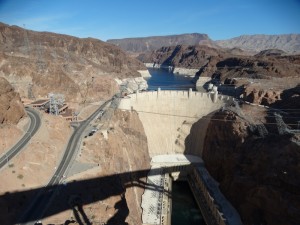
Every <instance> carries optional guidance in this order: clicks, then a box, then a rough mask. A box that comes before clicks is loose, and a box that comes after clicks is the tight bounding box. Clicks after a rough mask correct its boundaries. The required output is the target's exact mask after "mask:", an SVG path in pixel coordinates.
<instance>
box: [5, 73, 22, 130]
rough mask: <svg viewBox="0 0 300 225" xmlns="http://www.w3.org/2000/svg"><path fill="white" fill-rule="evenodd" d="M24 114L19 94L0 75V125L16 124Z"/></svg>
mask: <svg viewBox="0 0 300 225" xmlns="http://www.w3.org/2000/svg"><path fill="white" fill-rule="evenodd" d="M24 116H25V110H24V106H23V104H22V102H21V99H20V96H19V94H18V93H16V92H15V91H14V88H13V87H12V86H11V85H10V84H9V83H8V81H7V80H5V79H4V78H2V77H0V125H1V124H3V123H10V124H17V123H18V122H19V120H20V119H21V118H23V117H24Z"/></svg>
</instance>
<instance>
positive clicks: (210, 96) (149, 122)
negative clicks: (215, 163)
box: [119, 90, 232, 157]
mask: <svg viewBox="0 0 300 225" xmlns="http://www.w3.org/2000/svg"><path fill="white" fill-rule="evenodd" d="M229 102H232V97H228V96H222V95H217V94H216V93H199V92H192V91H191V90H190V91H161V90H158V91H152V92H141V93H135V94H131V95H129V96H126V97H125V98H123V99H122V100H121V102H120V105H119V108H120V109H122V110H136V111H137V112H138V115H139V118H140V120H141V121H142V123H143V126H144V129H145V133H146V135H147V139H148V148H149V154H150V157H153V156H156V155H161V154H174V153H184V149H185V138H186V137H187V135H188V134H189V133H190V129H191V126H192V125H193V123H195V122H196V121H198V120H199V119H200V118H203V117H204V118H205V117H206V116H207V117H208V118H207V124H208V122H209V116H208V114H210V113H211V112H213V111H215V110H218V109H220V108H221V107H222V106H224V105H225V104H226V103H229ZM206 128H207V127H205V126H204V127H203V133H201V134H199V137H198V138H199V139H200V140H199V141H200V142H201V143H203V141H204V138H205V133H206ZM200 151H201V152H202V149H200Z"/></svg>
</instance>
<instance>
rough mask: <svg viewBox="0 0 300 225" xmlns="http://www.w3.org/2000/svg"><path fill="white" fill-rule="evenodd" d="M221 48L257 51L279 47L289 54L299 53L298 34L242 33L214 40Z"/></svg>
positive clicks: (299, 41)
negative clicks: (225, 38) (229, 37)
mask: <svg viewBox="0 0 300 225" xmlns="http://www.w3.org/2000/svg"><path fill="white" fill-rule="evenodd" d="M215 43H216V44H217V45H219V46H221V47H223V48H234V47H238V48H241V49H243V50H246V51H252V52H259V51H262V50H266V49H274V48H276V49H280V50H282V51H285V52H287V53H289V54H299V53H300V34H283V35H263V34H261V35H242V36H239V37H235V38H232V39H228V40H220V41H216V42H215Z"/></svg>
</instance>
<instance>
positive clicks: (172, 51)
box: [137, 45, 226, 76]
mask: <svg viewBox="0 0 300 225" xmlns="http://www.w3.org/2000/svg"><path fill="white" fill-rule="evenodd" d="M225 55H226V52H225V51H222V50H218V49H215V48H210V47H207V46H204V45H197V46H186V45H178V46H171V47H162V48H160V49H158V50H155V51H153V52H151V53H147V54H141V55H139V56H138V57H137V58H138V59H139V60H141V61H142V62H143V63H145V64H146V65H147V66H149V65H153V67H155V68H156V67H159V68H168V69H171V71H172V72H174V73H179V74H187V75H195V74H196V73H197V72H198V71H199V74H202V76H206V75H208V74H209V73H210V72H211V71H214V70H215V67H214V65H215V64H216V62H217V61H219V60H220V59H223V58H224V57H225Z"/></svg>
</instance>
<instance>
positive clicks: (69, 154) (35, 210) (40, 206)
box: [19, 100, 112, 224]
mask: <svg viewBox="0 0 300 225" xmlns="http://www.w3.org/2000/svg"><path fill="white" fill-rule="evenodd" d="M111 101H112V100H108V101H106V102H105V103H104V104H102V105H101V106H100V107H99V108H98V109H97V110H96V111H95V112H94V113H93V114H92V115H91V116H90V117H89V118H88V119H87V120H85V121H82V122H80V123H77V124H74V125H73V127H74V132H73V134H72V136H71V137H70V139H69V142H68V145H67V147H66V150H65V153H64V155H63V157H62V159H61V162H60V164H59V166H58V167H57V169H56V171H55V173H54V174H53V176H52V178H51V179H50V181H49V183H48V184H47V185H46V186H45V188H44V189H43V190H41V191H40V192H39V193H38V194H37V195H36V196H35V198H34V199H33V200H32V201H31V204H30V205H29V206H28V208H27V210H26V211H25V212H24V214H23V216H22V217H21V219H20V221H19V222H20V223H21V224H35V222H36V221H37V220H38V219H40V218H42V216H43V214H44V212H45V210H46V208H47V205H48V203H49V202H50V201H51V198H52V197H53V195H54V193H55V191H56V190H57V189H58V188H59V187H58V186H57V185H58V184H59V183H60V182H61V181H62V180H63V178H64V174H65V172H66V170H67V169H68V167H69V164H70V162H71V161H72V159H74V157H75V156H76V152H77V150H78V149H79V147H80V143H81V138H82V135H83V133H84V131H85V129H86V128H87V126H88V125H89V124H90V123H91V122H92V120H94V119H95V118H96V117H97V116H98V115H99V113H100V111H101V110H103V109H104V107H105V106H106V105H108V104H109V103H110V102H111Z"/></svg>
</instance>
